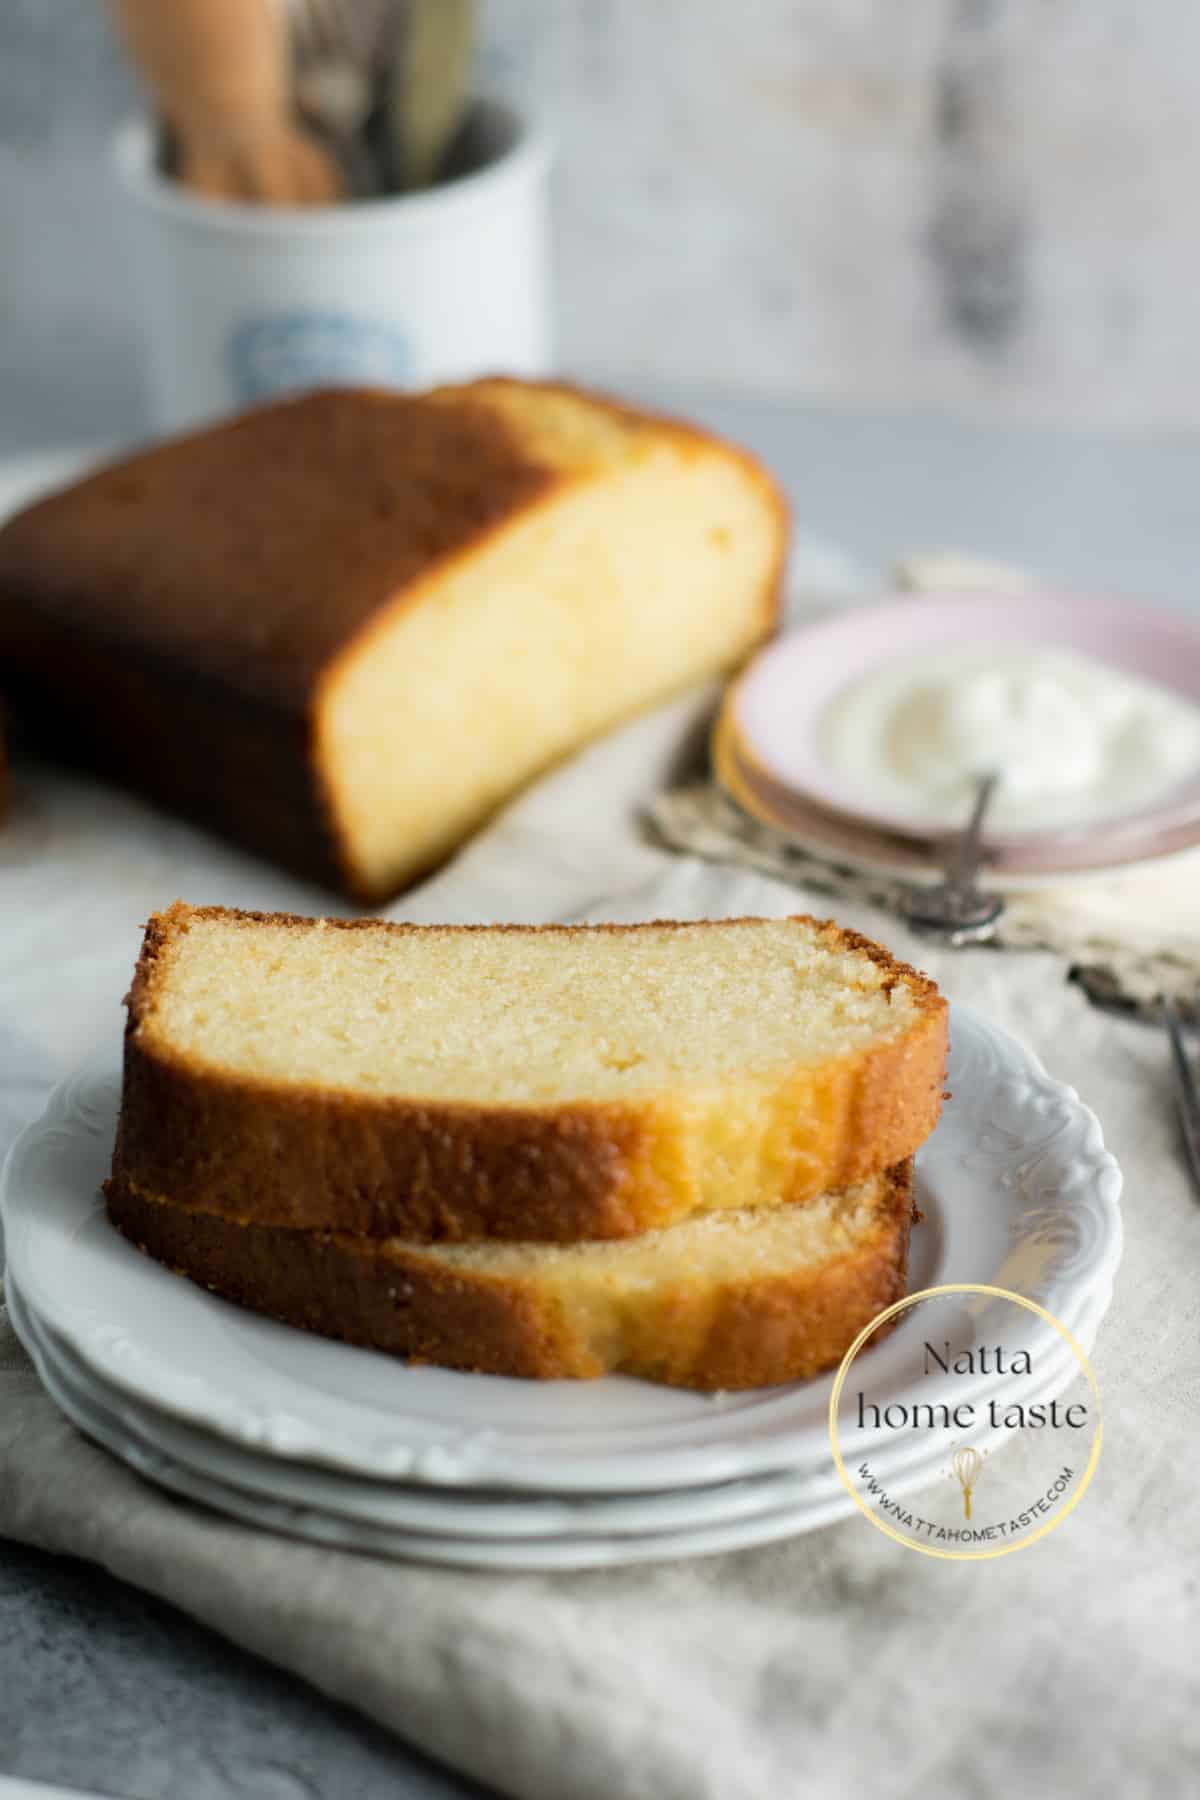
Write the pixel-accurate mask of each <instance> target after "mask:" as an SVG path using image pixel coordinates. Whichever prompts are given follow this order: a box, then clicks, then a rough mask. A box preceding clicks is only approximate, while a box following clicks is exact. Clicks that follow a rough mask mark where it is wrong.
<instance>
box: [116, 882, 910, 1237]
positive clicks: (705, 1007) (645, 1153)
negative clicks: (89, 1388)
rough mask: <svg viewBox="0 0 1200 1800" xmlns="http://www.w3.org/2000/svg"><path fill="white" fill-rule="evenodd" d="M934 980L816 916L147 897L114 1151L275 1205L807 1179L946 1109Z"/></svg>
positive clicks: (529, 1230)
mask: <svg viewBox="0 0 1200 1800" xmlns="http://www.w3.org/2000/svg"><path fill="white" fill-rule="evenodd" d="M945 1054H946V1007H945V1003H944V1001H943V1000H942V999H941V997H940V996H939V995H938V993H937V990H936V989H935V988H934V986H933V984H932V983H931V982H929V981H927V980H926V979H925V978H924V977H922V976H920V975H918V974H917V973H916V972H915V971H914V970H912V969H909V968H907V967H905V966H904V965H902V964H899V963H896V962H895V961H894V960H893V959H892V958H891V957H890V956H889V955H888V954H887V952H886V951H884V950H882V949H881V948H880V947H879V946H877V945H874V944H872V943H870V942H869V941H868V940H866V939H864V938H861V937H859V936H857V935H856V934H855V933H852V932H844V931H842V930H840V929H839V928H838V927H837V926H836V925H833V924H830V923H827V922H825V923H823V922H820V921H816V920H813V919H807V918H795V919H779V920H768V919H742V920H730V921H723V922H703V923H699V924H674V923H661V924H648V925H634V926H593V927H561V926H545V927H536V928H535V927H494V928H492V927H477V928H474V927H438V926H425V927H413V926H402V925H386V924H382V923H380V922H378V921H360V922H347V921H339V920H312V919H300V918H293V917H289V916H286V915H260V914H253V913H236V912H229V911H226V910H224V909H221V908H191V907H187V906H185V905H183V904H182V903H180V904H177V905H176V906H174V907H172V908H170V909H169V910H168V911H167V912H165V913H162V914H159V915H157V916H156V917H155V918H154V919H152V920H151V922H150V924H149V926H148V928H147V933H146V942H145V946H144V948H143V952H142V957H141V960H140V962H139V965H138V970H137V974H136V977H135V981H134V986H133V990H132V994H131V996H130V1016H129V1027H128V1034H127V1042H126V1063H125V1089H124V1096H123V1103H122V1120H121V1132H120V1141H119V1144H118V1151H117V1172H118V1173H120V1174H123V1175H124V1176H126V1177H127V1178H128V1179H130V1180H131V1181H134V1182H136V1183H137V1184H138V1185H139V1187H140V1189H141V1190H142V1191H145V1192H148V1193H152V1194H153V1193H165V1194H168V1195H170V1196H171V1197H172V1198H174V1199H175V1200H178V1201H181V1202H183V1203H185V1204H190V1205H194V1206H197V1207H200V1208H203V1209H205V1210H207V1211H210V1212H213V1213H217V1214H220V1215H223V1216H224V1217H227V1218H231V1219H238V1220H242V1221H247V1222H255V1223H259V1224H272V1225H280V1226H288V1227H307V1228H317V1229H334V1230H342V1231H347V1232H361V1233H365V1234H368V1235H372V1236H376V1237H380V1236H387V1235H399V1236H402V1237H405V1238H409V1239H413V1240H443V1239H444V1240H471V1239H477V1238H504V1239H519V1240H525V1239H535V1240H556V1241H560V1242H562V1241H572V1240H575V1239H579V1238H618V1237H626V1236H631V1235H633V1234H636V1233H638V1232H641V1231H644V1230H646V1229H649V1228H654V1227H658V1226H663V1225H666V1224H669V1223H671V1222H672V1221H675V1220H678V1219H681V1218H686V1217H687V1216H688V1215H690V1214H693V1213H700V1212H709V1211H719V1210H733V1209H737V1208H742V1207H748V1206H774V1205H780V1204H784V1203H787V1202H791V1201H799V1200H806V1199H809V1198H811V1197H812V1196H815V1195H819V1194H821V1193H822V1192H824V1191H826V1190H828V1189H830V1188H833V1187H839V1188H840V1187H844V1186H848V1185H850V1184H851V1183H853V1182H856V1181H858V1180H860V1179H862V1178H863V1177H865V1176H870V1175H874V1174H876V1173H878V1172H879V1171H880V1170H882V1169H884V1168H888V1167H891V1166H892V1165H893V1164H895V1163H897V1162H900V1161H902V1160H903V1159H904V1158H906V1157H908V1156H910V1155H911V1154H912V1153H913V1152H914V1151H915V1149H916V1148H917V1147H918V1145H919V1144H920V1143H922V1142H923V1141H924V1139H925V1138H926V1137H927V1136H928V1134H929V1132H930V1131H931V1130H932V1128H933V1125H934V1123H935V1122H936V1119H937V1116H938V1111H939V1109H940V1105H941V1094H942V1086H943V1077H944V1068H945Z"/></svg>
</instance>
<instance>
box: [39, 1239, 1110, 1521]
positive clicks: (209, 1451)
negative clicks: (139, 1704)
mask: <svg viewBox="0 0 1200 1800" xmlns="http://www.w3.org/2000/svg"><path fill="white" fill-rule="evenodd" d="M8 1298H9V1306H10V1311H11V1315H12V1318H13V1323H14V1325H15V1326H16V1329H17V1332H18V1335H19V1336H20V1337H21V1339H22V1341H23V1342H24V1343H25V1345H26V1348H27V1349H28V1350H29V1353H30V1355H31V1356H32V1357H33V1358H34V1360H35V1361H36V1363H37V1365H38V1367H39V1369H40V1370H41V1371H42V1376H43V1380H44V1381H45V1382H46V1383H47V1385H49V1386H52V1391H53V1392H54V1394H55V1395H56V1396H57V1397H58V1398H59V1403H60V1404H62V1405H63V1406H64V1408H65V1409H66V1410H68V1411H71V1409H72V1407H73V1408H74V1409H75V1410H74V1411H71V1416H72V1417H75V1418H76V1420H77V1422H79V1423H83V1424H84V1425H85V1428H87V1425H88V1424H89V1423H90V1424H92V1425H94V1424H95V1423H96V1421H97V1420H98V1421H99V1423H100V1424H101V1425H102V1426H104V1427H105V1428H106V1430H107V1436H106V1439H105V1441H106V1442H108V1443H109V1444H110V1445H111V1446H113V1447H116V1448H118V1451H119V1453H120V1454H122V1455H126V1450H125V1449H124V1448H121V1446H127V1445H132V1447H133V1450H134V1451H135V1452H136V1453H138V1454H140V1455H141V1456H142V1458H143V1461H145V1459H148V1458H151V1457H153V1456H155V1455H157V1456H161V1457H163V1458H164V1459H166V1460H167V1462H169V1463H171V1464H177V1465H179V1466H180V1467H182V1468H183V1469H186V1470H191V1471H192V1472H193V1473H196V1474H199V1475H202V1476H204V1477H206V1478H207V1479H210V1480H214V1481H216V1482H218V1483H219V1484H221V1485H222V1486H228V1487H233V1488H237V1489H240V1490H241V1491H242V1492H244V1493H247V1494H250V1495H258V1496H260V1497H263V1498H266V1499H269V1500H271V1501H274V1502H283V1503H285V1504H288V1505H292V1506H299V1507H302V1508H304V1509H307V1510H317V1511H320V1512H322V1513H326V1514H331V1515H333V1516H334V1517H336V1518H340V1519H343V1520H345V1521H346V1522H347V1523H350V1524H353V1523H358V1522H361V1523H365V1524H369V1525H373V1526H379V1527H383V1528H384V1529H387V1530H390V1531H397V1530H399V1531H408V1532H417V1533H421V1534H423V1535H424V1534H432V1535H434V1536H439V1537H456V1538H465V1539H472V1538H489V1539H502V1538H554V1537H580V1536H593V1535H596V1534H598V1533H602V1534H605V1535H608V1534H614V1535H616V1536H625V1535H636V1536H645V1535H650V1534H653V1533H655V1532H661V1531H678V1530H681V1529H689V1530H691V1529H694V1528H697V1527H700V1526H706V1525H714V1524H718V1523H726V1522H732V1521H734V1520H738V1519H746V1518H751V1517H754V1516H756V1515H758V1514H759V1513H764V1512H771V1511H777V1510H779V1509H780V1508H782V1507H784V1506H793V1505H797V1504H800V1503H803V1504H804V1505H806V1506H807V1505H809V1504H812V1503H815V1502H817V1501H819V1500H825V1499H827V1498H830V1497H831V1496H833V1495H835V1494H836V1493H837V1489H838V1478H837V1473H836V1470H835V1468H834V1465H833V1462H832V1459H831V1458H829V1457H827V1458H826V1462H825V1466H824V1468H823V1469H819V1470H811V1471H808V1472H806V1473H804V1474H800V1473H797V1472H795V1471H791V1472H787V1473H780V1474H765V1475H755V1476H748V1477H746V1478H745V1479H744V1480H742V1481H734V1482H724V1483H721V1484H720V1485H718V1486H716V1487H700V1488H681V1489H679V1490H678V1491H676V1492H668V1493H661V1494H605V1495H578V1494H575V1495H550V1494H519V1495H506V1494H503V1493H492V1492H489V1491H487V1490H474V1491H472V1490H467V1491H453V1490H447V1489H440V1490H438V1489H431V1488H425V1489H421V1488H413V1487H409V1486H407V1485H406V1484H404V1483H402V1482H378V1481H373V1480H370V1479H368V1478H366V1477H363V1476H353V1475H348V1474H343V1473H341V1472H339V1471H336V1470H331V1469H321V1468H316V1467H314V1466H312V1465H311V1464H308V1463H299V1462H297V1463H290V1462H286V1461H284V1460H282V1459H281V1458H279V1457H271V1456H258V1455H255V1453H254V1452H252V1451H250V1450H247V1449H245V1448H244V1447H243V1446H241V1445H237V1444H231V1443H229V1442H228V1441H226V1440H225V1439H222V1438H218V1437H215V1436H213V1435H212V1434H211V1433H209V1432H202V1431H198V1430H196V1429H195V1428H194V1427H192V1426H188V1425H184V1424H181V1423H180V1422H179V1421H178V1420H176V1419H172V1418H170V1417H169V1416H168V1415H167V1414H165V1413H162V1412H161V1411H159V1410H158V1409H157V1408H153V1407H148V1406H144V1405H142V1404H140V1403H139V1402H137V1401H135V1400H133V1399H131V1398H130V1396H129V1395H127V1394H125V1393H122V1392H119V1391H118V1390H116V1389H114V1388H112V1387H109V1386H107V1385H106V1384H105V1383H104V1382H103V1381H102V1380H101V1379H100V1378H99V1376H97V1375H96V1374H95V1373H94V1372H93V1371H91V1370H89V1369H88V1367H87V1365H86V1364H84V1363H82V1362H80V1361H79V1360H78V1358H76V1357H75V1356H74V1354H73V1353H72V1351H71V1349H70V1347H69V1346H68V1345H66V1344H64V1343H63V1342H62V1341H61V1340H59V1339H57V1338H56V1337H55V1336H54V1334H53V1332H51V1331H49V1330H47V1328H46V1327H45V1326H44V1325H43V1324H41V1323H40V1321H38V1320H37V1319H36V1317H35V1316H34V1315H33V1314H32V1313H31V1312H30V1311H29V1309H27V1308H26V1306H25V1304H24V1302H23V1301H22V1300H21V1297H20V1291H19V1289H18V1287H17V1285H16V1283H15V1282H14V1281H13V1280H12V1279H11V1275H10V1278H9V1281H8ZM1095 1323H1098V1316H1097V1319H1096V1321H1095ZM1095 1323H1093V1322H1092V1321H1090V1320H1089V1321H1088V1322H1087V1325H1086V1327H1085V1329H1086V1330H1088V1331H1094V1329H1095ZM1058 1348H1059V1351H1060V1354H1059V1355H1058V1356H1057V1358H1054V1357H1050V1358H1048V1359H1047V1361H1046V1364H1045V1366H1043V1367H1040V1368H1039V1374H1038V1376H1037V1378H1036V1379H1030V1380H1029V1381H1027V1382H1019V1381H1018V1382H1015V1383H1014V1381H1013V1379H1012V1378H1011V1377H1010V1378H1009V1379H1008V1380H1007V1381H1006V1384H1005V1391H1006V1396H1007V1397H1008V1399H1009V1400H1016V1399H1022V1400H1024V1401H1025V1402H1026V1403H1028V1402H1030V1401H1032V1400H1033V1399H1035V1398H1041V1397H1042V1396H1043V1394H1049V1393H1050V1392H1051V1390H1052V1391H1053V1393H1054V1394H1058V1393H1060V1392H1062V1391H1064V1390H1065V1389H1066V1388H1067V1387H1068V1386H1069V1385H1070V1384H1071V1382H1072V1381H1073V1380H1074V1379H1075V1376H1076V1374H1077V1368H1076V1364H1075V1361H1074V1358H1073V1357H1072V1354H1071V1352H1070V1350H1069V1349H1068V1347H1067V1346H1066V1345H1065V1344H1062V1343H1060V1344H1059V1346H1058ZM940 1454H941V1453H940V1450H939V1449H938V1448H937V1447H934V1448H933V1449H932V1450H931V1449H930V1448H929V1446H928V1445H926V1444H925V1443H924V1441H923V1440H921V1439H920V1438H916V1439H907V1440H904V1439H901V1440H898V1441H897V1442H896V1443H895V1444H894V1445H892V1446H890V1447H888V1448H886V1449H884V1450H882V1451H880V1452H877V1454H876V1457H875V1465H876V1471H877V1473H878V1474H879V1476H880V1478H881V1479H883V1480H885V1481H887V1482H888V1483H889V1485H890V1486H891V1487H893V1488H894V1487H895V1485H896V1483H897V1482H898V1481H899V1480H900V1479H901V1478H902V1477H907V1476H908V1475H909V1474H911V1475H912V1476H913V1477H914V1478H915V1477H916V1476H918V1475H923V1474H924V1473H925V1469H926V1465H929V1466H930V1467H931V1468H932V1467H934V1466H936V1464H937V1462H938V1458H939V1456H940ZM126 1460H130V1457H129V1456H128V1455H126Z"/></svg>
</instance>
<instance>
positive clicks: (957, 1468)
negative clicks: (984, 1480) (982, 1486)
mask: <svg viewBox="0 0 1200 1800" xmlns="http://www.w3.org/2000/svg"><path fill="white" fill-rule="evenodd" d="M982 1467H983V1458H982V1456H980V1454H979V1452H978V1450H976V1449H975V1448H974V1446H973V1445H971V1444H964V1445H963V1447H962V1449H961V1450H956V1451H955V1452H954V1467H953V1470H952V1474H953V1476H954V1479H955V1480H956V1481H957V1482H958V1485H959V1487H960V1488H961V1489H962V1497H963V1518H964V1519H969V1518H970V1516H971V1495H972V1494H973V1493H974V1492H975V1483H976V1482H977V1481H978V1479H979V1471H980V1469H982Z"/></svg>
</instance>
